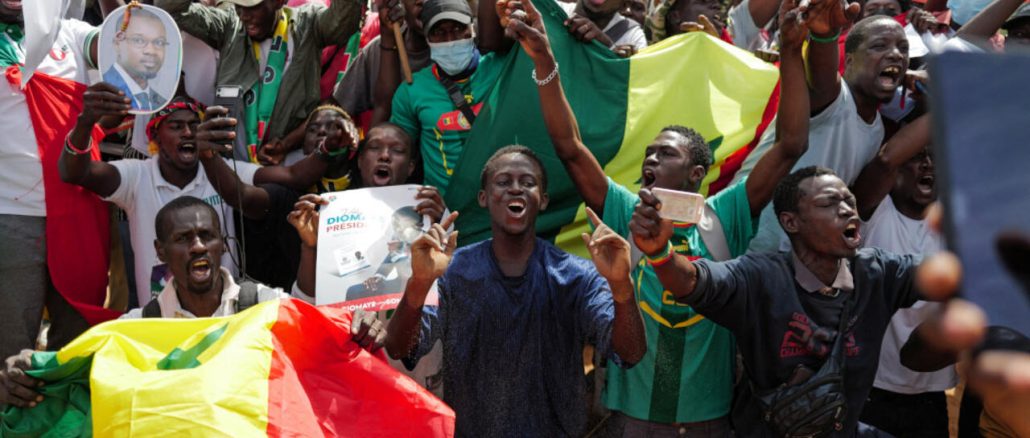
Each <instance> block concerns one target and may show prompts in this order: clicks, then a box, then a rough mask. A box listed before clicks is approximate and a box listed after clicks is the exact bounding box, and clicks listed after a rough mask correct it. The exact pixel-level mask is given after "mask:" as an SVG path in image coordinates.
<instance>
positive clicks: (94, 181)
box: [58, 82, 129, 198]
mask: <svg viewBox="0 0 1030 438" xmlns="http://www.w3.org/2000/svg"><path fill="white" fill-rule="evenodd" d="M82 101H83V108H82V113H81V114H79V119H78V121H76V123H75V127H74V128H73V129H72V131H71V133H69V134H68V143H69V145H68V146H67V147H65V148H64V149H63V150H62V151H61V157H60V158H58V171H59V172H60V174H61V181H64V182H66V183H69V184H75V185H78V186H82V187H85V188H86V189H88V190H89V191H91V192H93V193H96V194H97V195H99V196H101V197H105V198H106V197H108V196H111V194H112V193H114V191H115V190H116V189H118V186H119V185H120V184H121V183H122V177H121V174H119V173H118V169H116V168H115V167H114V166H112V165H110V164H107V163H105V162H103V161H100V160H93V155H94V153H93V152H94V150H93V149H94V147H96V146H97V145H94V144H93V138H92V133H93V129H94V126H95V125H96V123H97V121H99V120H100V118H101V117H104V116H112V115H114V116H122V117H124V116H125V115H126V114H128V111H129V99H128V98H126V97H125V93H123V92H122V91H121V90H119V89H117V88H115V87H114V86H113V85H111V84H108V83H106V82H98V83H96V84H93V85H91V86H90V87H89V88H87V89H86V92H85V93H84V94H83V95H82ZM96 155H97V156H99V153H97V154H96Z"/></svg>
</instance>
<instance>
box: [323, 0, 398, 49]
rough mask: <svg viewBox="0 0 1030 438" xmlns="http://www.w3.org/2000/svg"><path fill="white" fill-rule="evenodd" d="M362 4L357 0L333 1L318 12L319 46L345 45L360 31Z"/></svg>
mask: <svg viewBox="0 0 1030 438" xmlns="http://www.w3.org/2000/svg"><path fill="white" fill-rule="evenodd" d="M362 4H363V2H361V1H359V0H333V1H332V2H331V3H329V7H328V8H325V9H322V10H321V11H319V12H318V21H317V22H316V24H315V31H316V32H317V34H316V35H317V36H318V42H319V44H320V45H321V46H322V47H326V46H332V45H345V44H347V40H348V39H350V37H351V35H354V33H355V32H358V31H360V30H361V28H360V26H361V15H362V14H361V13H362V11H361V5H362ZM385 30H386V29H384V31H385Z"/></svg>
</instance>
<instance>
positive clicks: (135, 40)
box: [122, 36, 171, 49]
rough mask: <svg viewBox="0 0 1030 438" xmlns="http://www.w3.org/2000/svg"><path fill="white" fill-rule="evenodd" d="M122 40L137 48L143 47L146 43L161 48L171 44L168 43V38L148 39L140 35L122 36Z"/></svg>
mask: <svg viewBox="0 0 1030 438" xmlns="http://www.w3.org/2000/svg"><path fill="white" fill-rule="evenodd" d="M122 41H128V42H129V45H131V46H132V47H135V48H137V49H142V48H145V47H147V45H148V44H149V45H153V46H154V48H155V49H163V48H165V47H168V46H170V45H171V43H169V42H168V40H166V39H164V38H157V39H153V40H148V39H146V38H143V37H140V36H131V37H124V38H122Z"/></svg>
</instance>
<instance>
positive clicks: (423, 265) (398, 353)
mask: <svg viewBox="0 0 1030 438" xmlns="http://www.w3.org/2000/svg"><path fill="white" fill-rule="evenodd" d="M457 218H458V213H457V212H454V213H451V214H450V216H447V218H446V219H444V220H443V221H442V222H440V223H438V224H433V226H432V227H431V228H430V229H429V232H427V233H425V234H423V235H421V236H419V238H418V239H416V240H415V242H414V243H412V244H411V278H409V279H408V283H407V286H406V287H405V289H404V296H403V297H402V298H401V302H400V303H399V304H397V311H396V312H395V313H394V314H393V317H392V318H390V325H389V327H387V330H386V351H387V353H389V354H390V357H392V358H394V359H402V358H405V357H408V356H409V355H410V354H411V352H412V349H413V348H414V346H415V345H418V342H419V336H420V330H419V323H420V322H421V321H422V306H423V305H425V302H426V295H428V294H429V289H430V288H431V287H432V286H433V282H435V281H436V279H437V278H440V277H441V276H443V274H444V272H446V271H447V266H448V265H449V264H450V263H451V257H453V256H454V249H455V248H456V247H457V246H458V232H457V231H454V232H450V233H448V232H447V229H448V228H450V226H451V224H453V223H454V220H455V219H457Z"/></svg>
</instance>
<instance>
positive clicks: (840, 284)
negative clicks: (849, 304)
mask: <svg viewBox="0 0 1030 438" xmlns="http://www.w3.org/2000/svg"><path fill="white" fill-rule="evenodd" d="M790 257H791V259H792V261H793V262H794V280H795V281H797V282H798V284H799V285H801V288H803V289H804V290H806V291H808V292H809V293H812V292H820V293H823V294H824V295H827V294H829V292H831V291H832V290H833V289H840V290H843V291H846V292H851V291H853V290H855V280H854V278H853V277H852V276H851V264H850V263H849V262H848V261H847V259H841V260H840V262H838V263H837V266H838V267H839V268H838V269H837V278H835V279H833V284H832V285H829V286H827V285H825V284H823V282H822V281H821V280H819V278H818V277H816V276H815V274H814V273H812V271H811V270H809V269H808V267H807V266H805V264H804V263H802V262H801V260H800V259H798V256H797V254H794V253H793V252H791V254H790Z"/></svg>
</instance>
